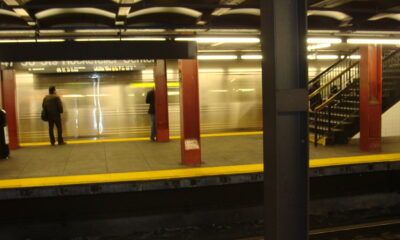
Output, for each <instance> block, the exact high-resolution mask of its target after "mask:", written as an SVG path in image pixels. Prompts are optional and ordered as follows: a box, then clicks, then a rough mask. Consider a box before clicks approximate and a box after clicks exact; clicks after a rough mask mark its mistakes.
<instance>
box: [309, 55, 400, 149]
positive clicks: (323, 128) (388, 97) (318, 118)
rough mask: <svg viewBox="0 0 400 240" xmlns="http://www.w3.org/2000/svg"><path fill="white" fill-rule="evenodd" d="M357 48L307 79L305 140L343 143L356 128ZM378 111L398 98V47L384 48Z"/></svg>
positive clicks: (357, 120)
mask: <svg viewBox="0 0 400 240" xmlns="http://www.w3.org/2000/svg"><path fill="white" fill-rule="evenodd" d="M357 56H358V49H355V50H354V51H352V52H351V53H350V54H348V55H346V56H344V57H343V58H342V59H341V60H339V61H338V62H336V63H335V64H333V65H332V66H331V67H329V68H328V69H326V70H325V71H323V72H322V73H320V74H319V75H318V76H316V77H315V78H313V79H312V80H311V81H309V83H308V87H309V89H310V90H309V102H310V109H309V132H310V136H309V140H310V142H313V143H314V144H315V145H317V144H322V145H333V144H346V143H348V141H349V139H350V138H351V137H353V136H354V135H355V134H356V133H358V132H359V131H360V126H359V120H360V118H359V109H360V106H359V105H360V101H359V98H360V97H359V90H360V87H359V79H360V69H359V60H358V59H357ZM382 67H383V83H382V84H383V86H382V112H385V111H386V110H388V109H389V108H390V107H392V106H393V105H394V104H396V103H397V102H398V101H399V100H400V49H396V50H389V51H385V52H384V57H383V63H382Z"/></svg>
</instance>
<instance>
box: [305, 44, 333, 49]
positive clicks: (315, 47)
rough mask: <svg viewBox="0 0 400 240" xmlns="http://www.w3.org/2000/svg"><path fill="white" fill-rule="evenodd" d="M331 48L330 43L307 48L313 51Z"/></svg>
mask: <svg viewBox="0 0 400 240" xmlns="http://www.w3.org/2000/svg"><path fill="white" fill-rule="evenodd" d="M330 46H332V45H331V44H330V43H321V44H315V45H310V46H308V47H307V49H308V50H313V49H320V48H327V47H330Z"/></svg>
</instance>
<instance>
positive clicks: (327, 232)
mask: <svg viewBox="0 0 400 240" xmlns="http://www.w3.org/2000/svg"><path fill="white" fill-rule="evenodd" d="M335 239H336V240H342V239H343V240H345V239H346V240H347V239H357V240H398V239H400V219H391V220H386V221H378V222H371V223H364V224H356V225H348V226H340V227H332V228H325V229H318V230H312V231H310V240H335Z"/></svg>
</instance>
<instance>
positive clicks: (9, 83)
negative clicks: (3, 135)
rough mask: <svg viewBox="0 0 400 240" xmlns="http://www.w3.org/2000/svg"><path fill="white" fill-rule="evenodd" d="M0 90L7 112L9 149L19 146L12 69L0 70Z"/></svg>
mask: <svg viewBox="0 0 400 240" xmlns="http://www.w3.org/2000/svg"><path fill="white" fill-rule="evenodd" d="M1 90H2V93H1V95H2V102H3V108H4V110H5V111H6V112H7V126H8V136H9V139H10V143H9V147H10V149H17V148H18V147H19V141H18V128H17V111H16V110H17V108H16V107H17V106H16V102H15V101H16V83H15V72H14V70H3V71H1ZM40 104H41V103H40Z"/></svg>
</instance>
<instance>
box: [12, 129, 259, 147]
mask: <svg viewBox="0 0 400 240" xmlns="http://www.w3.org/2000/svg"><path fill="white" fill-rule="evenodd" d="M262 133H263V132H262V131H256V132H231V133H212V134H201V135H200V137H223V136H240V135H259V134H262ZM170 139H180V136H170ZM147 140H149V138H148V137H140V138H115V139H92V140H72V141H66V142H67V143H68V144H81V143H100V142H132V141H147ZM19 145H20V146H21V147H34V146H49V145H50V143H49V142H35V143H20V144H19Z"/></svg>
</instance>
